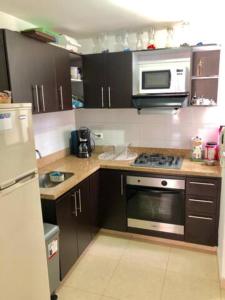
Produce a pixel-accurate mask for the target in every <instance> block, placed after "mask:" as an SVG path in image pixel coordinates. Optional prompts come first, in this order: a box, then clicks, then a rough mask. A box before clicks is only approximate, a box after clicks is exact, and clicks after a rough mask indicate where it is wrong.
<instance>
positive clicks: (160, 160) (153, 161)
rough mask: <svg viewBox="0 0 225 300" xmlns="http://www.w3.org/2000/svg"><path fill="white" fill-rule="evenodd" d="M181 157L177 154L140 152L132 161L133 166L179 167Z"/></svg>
mask: <svg viewBox="0 0 225 300" xmlns="http://www.w3.org/2000/svg"><path fill="white" fill-rule="evenodd" d="M182 161H183V159H182V158H181V157H179V156H173V155H162V154H158V153H154V154H153V153H142V154H140V155H139V156H138V157H137V158H136V159H135V161H134V162H133V163H132V165H133V166H138V167H150V168H167V169H180V168H181V165H182Z"/></svg>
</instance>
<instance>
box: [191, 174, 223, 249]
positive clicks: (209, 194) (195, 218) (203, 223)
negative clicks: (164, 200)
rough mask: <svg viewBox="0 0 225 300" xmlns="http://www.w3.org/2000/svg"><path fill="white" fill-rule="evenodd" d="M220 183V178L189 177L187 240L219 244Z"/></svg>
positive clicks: (212, 244)
mask: <svg viewBox="0 0 225 300" xmlns="http://www.w3.org/2000/svg"><path fill="white" fill-rule="evenodd" d="M220 185H221V180H220V179H219V178H218V179H212V178H201V177H199V178H198V177H189V178H187V183H186V217H185V241H187V242H191V243H196V244H204V245H209V246H216V245H217V240H218V219H219V198H220Z"/></svg>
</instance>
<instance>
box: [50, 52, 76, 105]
mask: <svg viewBox="0 0 225 300" xmlns="http://www.w3.org/2000/svg"><path fill="white" fill-rule="evenodd" d="M54 57H55V71H56V89H57V107H58V108H59V109H60V110H70V109H72V89H71V76H70V56H69V54H68V52H67V51H65V50H64V49H61V48H56V47H55V48H54Z"/></svg>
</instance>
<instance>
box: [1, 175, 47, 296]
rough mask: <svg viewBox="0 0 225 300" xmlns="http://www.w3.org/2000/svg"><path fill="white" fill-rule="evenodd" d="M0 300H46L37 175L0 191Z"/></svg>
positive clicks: (43, 244) (44, 263)
mask: <svg viewBox="0 0 225 300" xmlns="http://www.w3.org/2000/svg"><path fill="white" fill-rule="evenodd" d="M0 221H1V222H0V224H1V226H0V291H1V297H0V298H1V299H5V300H6V299H7V300H12V299H16V300H28V299H29V300H40V299H41V300H49V299H50V292H49V281H48V269H47V259H46V253H45V241H44V230H43V223H42V214H41V202H40V194H39V186H38V178H37V175H34V177H33V179H29V180H27V181H26V180H25V179H24V180H23V181H21V182H19V183H17V184H15V185H14V186H11V187H9V188H7V189H5V190H3V191H0Z"/></svg>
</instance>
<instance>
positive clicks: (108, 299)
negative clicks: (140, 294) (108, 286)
mask: <svg viewBox="0 0 225 300" xmlns="http://www.w3.org/2000/svg"><path fill="white" fill-rule="evenodd" d="M101 300H119V299H116V298H112V297H107V296H102V298H101Z"/></svg>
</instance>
